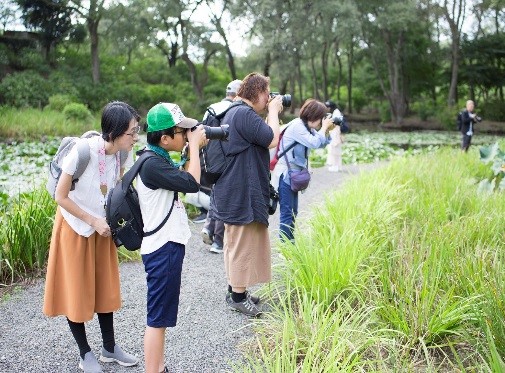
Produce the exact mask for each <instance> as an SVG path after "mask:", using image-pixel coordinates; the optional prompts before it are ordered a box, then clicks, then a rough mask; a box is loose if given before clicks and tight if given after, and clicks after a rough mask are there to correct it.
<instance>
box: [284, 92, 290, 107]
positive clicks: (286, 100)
mask: <svg viewBox="0 0 505 373" xmlns="http://www.w3.org/2000/svg"><path fill="white" fill-rule="evenodd" d="M282 106H284V107H290V106H291V95H289V94H285V95H284V96H282Z"/></svg>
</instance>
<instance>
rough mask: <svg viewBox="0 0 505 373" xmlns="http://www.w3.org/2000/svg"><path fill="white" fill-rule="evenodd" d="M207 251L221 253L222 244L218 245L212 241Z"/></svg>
mask: <svg viewBox="0 0 505 373" xmlns="http://www.w3.org/2000/svg"><path fill="white" fill-rule="evenodd" d="M209 251H210V252H211V253H216V254H222V253H223V246H221V245H219V244H218V243H217V242H215V241H214V242H213V243H212V246H211V247H210V249H209Z"/></svg>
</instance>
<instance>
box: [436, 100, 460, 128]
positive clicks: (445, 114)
mask: <svg viewBox="0 0 505 373" xmlns="http://www.w3.org/2000/svg"><path fill="white" fill-rule="evenodd" d="M458 113H459V109H457V108H448V107H446V106H443V107H438V108H437V110H436V112H435V117H436V118H437V119H438V121H439V122H440V123H441V124H442V125H443V126H444V128H445V129H446V130H448V131H455V130H457V128H458V127H457V124H456V118H457V116H458Z"/></svg>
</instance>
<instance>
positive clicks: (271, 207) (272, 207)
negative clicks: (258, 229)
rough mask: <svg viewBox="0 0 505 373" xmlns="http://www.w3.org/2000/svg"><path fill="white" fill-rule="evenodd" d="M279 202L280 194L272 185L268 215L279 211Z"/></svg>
mask: <svg viewBox="0 0 505 373" xmlns="http://www.w3.org/2000/svg"><path fill="white" fill-rule="evenodd" d="M278 202H279V193H277V191H276V190H275V188H274V187H273V185H272V184H270V185H269V199H268V215H273V214H275V210H277V203H278Z"/></svg>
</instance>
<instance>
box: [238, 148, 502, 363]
mask: <svg viewBox="0 0 505 373" xmlns="http://www.w3.org/2000/svg"><path fill="white" fill-rule="evenodd" d="M481 169H482V165H481V163H480V162H479V161H478V160H477V158H476V157H475V156H474V154H469V153H462V152H461V151H460V150H457V149H443V150H440V151H438V152H437V153H436V154H428V155H421V156H417V157H412V158H402V159H396V160H394V161H393V162H391V164H390V165H388V166H386V167H384V168H383V169H380V170H377V171H374V172H372V173H367V174H363V175H361V176H360V177H358V178H357V179H355V180H352V181H350V182H349V183H347V184H346V185H345V186H344V187H343V188H342V189H341V190H339V191H338V192H334V193H332V194H329V195H327V196H326V199H325V200H324V204H323V205H322V206H318V208H317V210H315V211H313V212H312V214H311V216H312V217H311V218H309V221H308V222H307V223H305V224H303V225H298V226H296V229H295V242H294V243H289V242H286V243H281V244H279V246H278V248H279V250H280V253H281V254H282V255H281V259H280V261H279V262H278V263H276V264H275V267H274V268H275V271H276V275H275V276H274V281H273V284H272V285H270V286H269V287H265V288H264V291H265V293H266V295H265V296H266V297H269V296H270V297H272V299H273V300H272V302H271V303H272V304H274V306H273V309H272V310H271V312H270V313H269V314H267V316H266V318H264V319H263V320H259V321H257V322H255V327H256V330H257V331H258V333H259V336H258V337H257V338H256V346H255V350H253V351H250V352H249V355H248V356H249V359H248V361H247V362H248V364H249V365H251V364H252V366H253V368H252V369H250V370H246V371H272V370H276V368H279V367H286V369H283V368H281V369H280V370H281V371H296V370H300V371H333V370H337V371H391V372H393V371H416V370H417V368H414V367H421V366H422V367H423V369H422V370H423V371H429V372H435V371H440V370H439V369H440V368H441V367H442V366H443V367H444V368H443V369H442V371H488V368H489V367H493V366H494V367H501V366H502V364H503V358H504V356H505V355H504V351H503V348H504V347H503V346H504V344H503V342H504V341H505V330H504V328H503V325H505V308H504V307H503V306H504V304H505V303H504V298H503V290H504V289H503V286H502V284H503V282H504V277H503V276H504V275H503V274H504V273H505V271H504V267H503V266H504V263H505V261H504V258H505V257H504V253H505V246H504V243H503V239H502V236H503V231H504V230H505V221H504V219H503V214H505V200H503V198H502V197H500V196H498V195H497V194H493V195H490V196H479V195H478V194H476V189H477V186H476V182H475V179H476V177H475V176H476V175H478V174H479V173H480V170H481ZM477 171H478V172H477ZM483 222H485V224H486V229H483V225H482V224H483ZM343 305H345V306H344V307H343ZM365 315H366V316H365ZM330 325H332V326H331V327H330ZM343 325H352V327H351V329H352V330H354V332H353V333H350V334H347V333H345V332H344V331H345V330H346V328H345V327H344V328H342V326H343ZM337 326H338V329H335V330H333V331H332V332H331V333H329V334H328V335H324V333H325V332H326V331H328V332H329V330H332V328H333V327H337ZM486 330H487V331H488V332H487V333H486V332H485V331H486ZM482 331H484V332H482ZM363 337H364V340H363V339H362V338H363ZM336 341H338V343H337V342H336ZM365 341H366V342H365ZM491 341H492V342H491ZM333 343H335V344H333ZM350 345H351V346H353V347H354V348H353V351H352V352H349V351H348V352H347V353H345V347H344V346H350ZM329 346H331V348H329ZM313 347H314V349H313ZM331 349H334V350H335V351H337V352H336V353H333V352H332V351H331ZM379 351H380V352H379ZM448 351H450V353H448ZM352 353H354V355H352ZM349 359H350V360H349ZM302 367H303V368H302ZM314 367H315V370H314V369H313V368H314ZM328 367H331V368H328ZM437 367H438V368H437ZM240 368H242V367H240ZM425 368H426V369H425ZM246 369H247V368H246ZM239 370H240V369H237V371H239ZM496 371H499V370H496Z"/></svg>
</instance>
